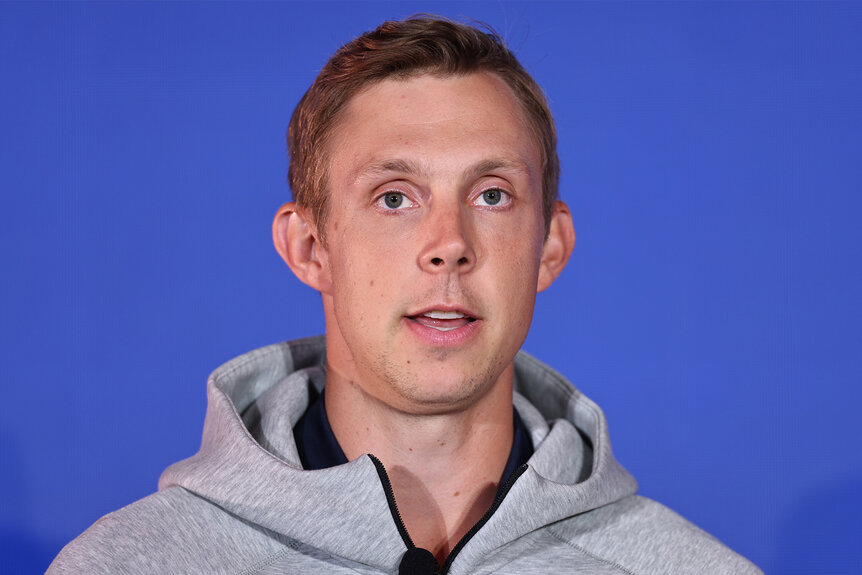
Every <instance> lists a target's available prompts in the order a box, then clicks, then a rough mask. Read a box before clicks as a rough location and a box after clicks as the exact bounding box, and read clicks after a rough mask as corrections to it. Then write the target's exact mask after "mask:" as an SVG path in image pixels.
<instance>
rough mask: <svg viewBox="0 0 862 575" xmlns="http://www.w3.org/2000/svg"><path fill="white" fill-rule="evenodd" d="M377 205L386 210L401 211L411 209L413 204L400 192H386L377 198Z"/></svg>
mask: <svg viewBox="0 0 862 575" xmlns="http://www.w3.org/2000/svg"><path fill="white" fill-rule="evenodd" d="M377 204H378V205H380V206H381V207H385V208H386V209H388V210H403V209H406V208H412V207H413V202H411V201H410V200H409V199H408V198H407V196H405V195H404V194H402V193H401V192H386V193H385V194H383V195H382V196H380V197H379V198H377Z"/></svg>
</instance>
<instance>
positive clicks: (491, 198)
mask: <svg viewBox="0 0 862 575" xmlns="http://www.w3.org/2000/svg"><path fill="white" fill-rule="evenodd" d="M510 200H511V196H510V195H509V194H508V193H507V192H504V191H503V190H501V189H499V188H491V189H488V190H485V191H484V192H482V193H481V194H479V197H478V198H476V202H477V203H478V204H479V205H482V206H499V205H501V204H503V205H504V204H506V203H508V202H509V201H510Z"/></svg>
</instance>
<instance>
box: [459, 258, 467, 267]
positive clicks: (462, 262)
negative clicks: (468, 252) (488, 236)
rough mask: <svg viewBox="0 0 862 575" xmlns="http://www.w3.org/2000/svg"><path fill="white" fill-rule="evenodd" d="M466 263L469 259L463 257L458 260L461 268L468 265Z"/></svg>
mask: <svg viewBox="0 0 862 575" xmlns="http://www.w3.org/2000/svg"><path fill="white" fill-rule="evenodd" d="M466 263H467V258H466V257H462V258H460V259H459V260H458V265H459V266H463V265H464V264H466Z"/></svg>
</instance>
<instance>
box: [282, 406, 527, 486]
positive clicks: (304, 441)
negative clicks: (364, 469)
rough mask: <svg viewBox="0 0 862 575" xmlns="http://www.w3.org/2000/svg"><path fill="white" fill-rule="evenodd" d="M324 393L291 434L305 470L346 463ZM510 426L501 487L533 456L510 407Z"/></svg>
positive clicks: (514, 412) (523, 432)
mask: <svg viewBox="0 0 862 575" xmlns="http://www.w3.org/2000/svg"><path fill="white" fill-rule="evenodd" d="M324 392H325V390H324V391H321V392H320V394H319V395H318V396H317V398H316V399H314V400H312V402H311V404H310V405H309V406H308V409H307V410H306V412H305V414H303V416H302V417H301V418H300V419H299V421H297V422H296V425H295V426H294V428H293V434H294V437H295V438H296V449H297V451H298V452H299V459H300V461H301V462H302V467H303V468H304V469H307V470H317V469H326V468H328V467H335V466H336V465H343V464H344V463H347V457H346V456H345V455H344V451H343V450H342V449H341V446H340V445H339V444H338V440H337V439H336V438H335V434H334V433H333V432H332V427H331V426H330V425H329V418H328V417H327V415H326V406H325V404H324V401H323V394H324ZM512 423H513V429H514V435H513V438H512V450H511V451H510V452H509V459H508V461H506V468H505V469H504V470H503V475H502V477H501V478H500V483H499V484H500V485H502V484H503V483H505V482H506V479H508V477H509V475H511V474H512V473H513V472H514V471H515V470H516V469H518V468H519V467H521V465H523V464H525V463H527V460H528V459H530V456H531V455H533V443H532V441H531V440H530V434H529V432H528V431H527V427H526V426H525V425H524V422H523V421H521V417H520V415H518V410H517V409H515V408H514V407H513V408H512Z"/></svg>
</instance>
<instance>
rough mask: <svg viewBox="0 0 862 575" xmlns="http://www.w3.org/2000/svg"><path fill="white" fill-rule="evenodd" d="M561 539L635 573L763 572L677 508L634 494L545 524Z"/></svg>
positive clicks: (597, 558)
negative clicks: (692, 521)
mask: <svg viewBox="0 0 862 575" xmlns="http://www.w3.org/2000/svg"><path fill="white" fill-rule="evenodd" d="M549 531H550V533H551V534H552V535H553V536H554V537H556V538H557V539H559V540H560V541H561V542H562V543H564V544H567V545H570V546H572V547H574V548H576V549H578V550H579V551H581V552H583V553H586V554H588V555H591V556H592V557H593V558H594V559H596V560H599V561H601V562H604V563H608V564H610V565H613V566H615V567H617V568H619V569H620V570H622V572H624V573H631V574H633V575H647V574H652V573H655V574H662V575H667V574H674V573H680V574H681V573H704V574H716V575H721V574H728V575H730V574H735V575H736V574H752V575H755V574H761V571H760V570H759V569H758V568H757V567H756V566H755V565H754V564H753V563H751V562H749V561H748V560H747V559H745V558H744V557H742V556H741V555H739V554H737V553H735V552H734V551H732V550H731V549H730V548H728V547H727V546H725V545H724V544H723V543H721V542H720V541H719V540H718V539H716V538H715V537H713V536H711V535H709V534H708V533H706V532H705V531H703V530H702V529H700V528H698V527H697V526H695V525H694V524H693V523H691V522H689V521H687V520H686V519H684V518H683V517H682V516H680V515H679V514H677V513H675V512H673V511H671V510H670V509H668V508H667V507H665V506H663V505H661V504H660V503H656V502H655V501H653V500H651V499H647V498H646V497H641V496H639V495H632V496H630V497H625V498H623V499H621V500H619V501H617V502H615V503H612V504H610V505H605V506H603V507H600V508H598V509H595V510H593V511H590V512H588V513H584V514H581V515H578V516H575V517H572V518H570V519H568V520H565V521H562V522H560V523H558V524H556V525H553V526H551V527H550V528H549Z"/></svg>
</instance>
